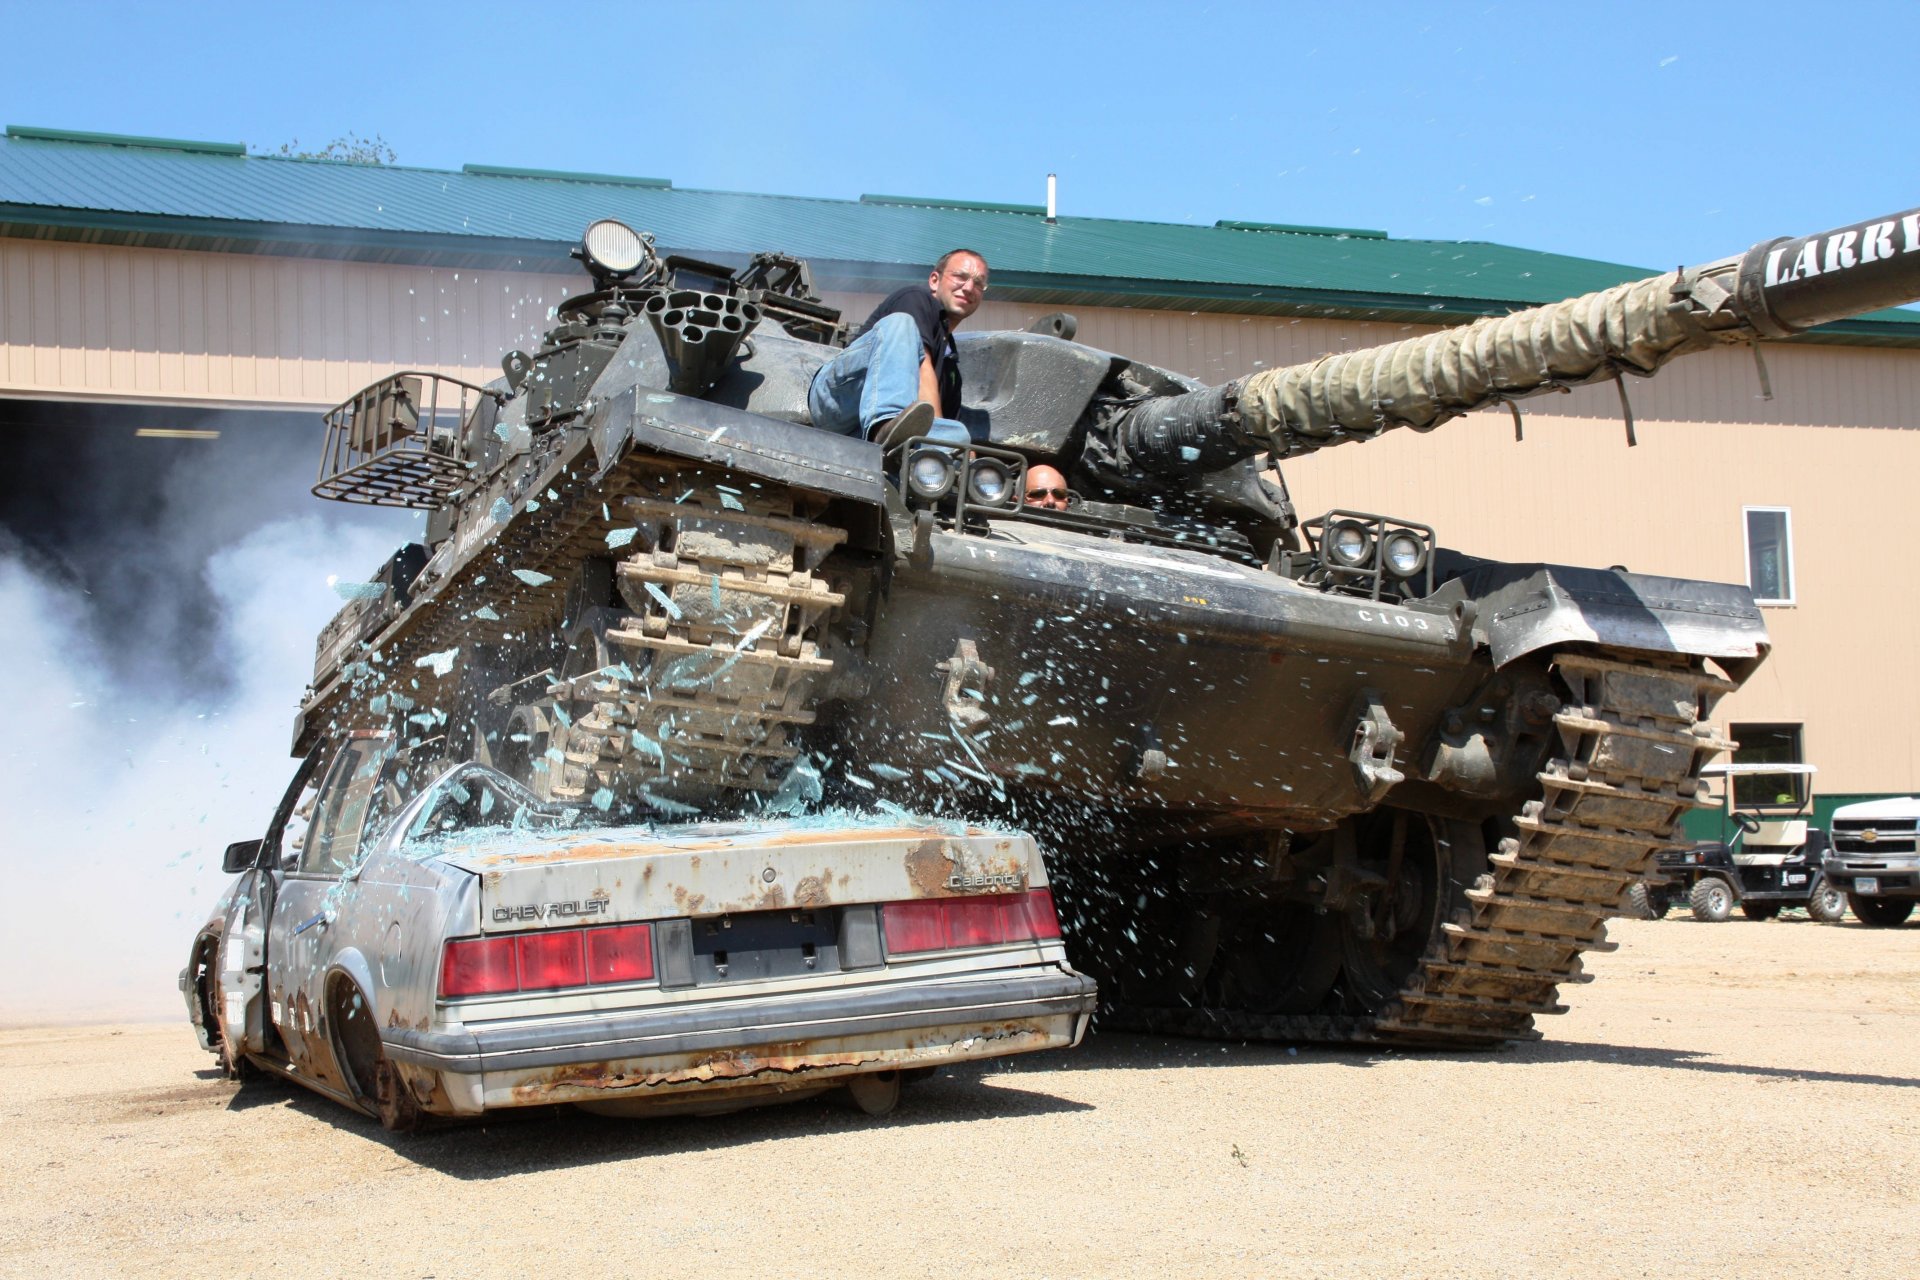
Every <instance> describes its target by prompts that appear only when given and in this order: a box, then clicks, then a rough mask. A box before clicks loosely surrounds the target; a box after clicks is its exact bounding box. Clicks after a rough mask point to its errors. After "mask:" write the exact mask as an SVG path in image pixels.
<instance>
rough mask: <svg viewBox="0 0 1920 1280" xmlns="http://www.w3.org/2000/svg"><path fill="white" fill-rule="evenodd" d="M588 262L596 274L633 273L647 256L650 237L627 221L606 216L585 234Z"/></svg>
mask: <svg viewBox="0 0 1920 1280" xmlns="http://www.w3.org/2000/svg"><path fill="white" fill-rule="evenodd" d="M580 247H581V249H582V250H583V251H584V253H585V256H586V261H587V266H588V268H590V269H591V270H592V271H594V272H595V273H596V274H605V275H609V276H629V275H632V274H633V273H634V272H636V271H638V270H639V269H640V265H641V264H642V263H644V262H645V261H646V260H647V240H646V237H645V236H643V235H641V234H640V233H639V232H638V231H635V230H634V229H633V228H632V227H630V226H628V225H627V224H626V223H624V222H616V221H614V220H613V219H612V218H602V219H600V221H598V222H596V223H593V224H592V225H590V226H589V227H588V228H587V234H586V235H585V236H583V237H581V240H580Z"/></svg>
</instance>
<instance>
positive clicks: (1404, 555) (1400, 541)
mask: <svg viewBox="0 0 1920 1280" xmlns="http://www.w3.org/2000/svg"><path fill="white" fill-rule="evenodd" d="M1381 551H1382V554H1383V555H1384V556H1385V558H1386V562H1387V572H1389V573H1391V574H1393V575H1394V576H1395V577H1398V578H1411V577H1412V576H1413V575H1414V574H1416V573H1418V572H1420V570H1421V569H1423V568H1424V567H1426V563H1427V544H1426V542H1425V541H1424V540H1423V539H1422V538H1421V537H1420V536H1419V535H1418V534H1413V533H1408V532H1407V531H1406V530H1404V529H1400V530H1397V531H1395V532H1393V533H1390V534H1388V535H1387V536H1386V539H1385V540H1384V541H1383V542H1382V543H1381Z"/></svg>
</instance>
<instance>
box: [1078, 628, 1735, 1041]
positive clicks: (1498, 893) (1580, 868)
mask: <svg viewBox="0 0 1920 1280" xmlns="http://www.w3.org/2000/svg"><path fill="white" fill-rule="evenodd" d="M1552 661H1553V665H1554V667H1555V668H1557V669H1558V671H1559V673H1560V676H1561V678H1562V680H1563V681H1564V682H1565V683H1566V685H1567V687H1568V689H1569V690H1570V691H1571V695H1572V696H1571V698H1570V700H1569V701H1568V702H1567V703H1566V704H1564V705H1563V706H1562V707H1561V708H1560V709H1559V711H1558V712H1556V713H1555V715H1554V721H1555V724H1556V727H1557V728H1558V730H1559V734H1560V740H1561V748H1562V753H1561V754H1560V755H1559V756H1556V757H1555V758H1554V759H1552V760H1550V761H1548V763H1547V765H1546V767H1545V768H1544V769H1543V770H1542V771H1541V772H1540V773H1539V774H1538V775H1537V776H1538V778H1539V781H1540V784H1541V787H1542V792H1543V794H1542V796H1541V797H1540V798H1539V799H1536V800H1529V801H1528V802H1527V803H1526V804H1525V805H1524V806H1523V807H1522V808H1521V810H1520V812H1519V813H1518V814H1517V815H1516V816H1515V817H1514V819H1513V825H1514V827H1515V828H1516V829H1517V830H1518V831H1519V835H1518V837H1517V838H1509V839H1506V840H1503V841H1501V843H1500V848H1499V850H1498V851H1497V852H1496V853H1494V854H1493V855H1492V856H1491V857H1490V858H1489V859H1488V861H1489V864H1490V867H1489V872H1488V874H1486V875H1483V876H1481V877H1480V881H1479V883H1478V884H1476V885H1475V887H1474V888H1472V889H1470V890H1468V891H1467V893H1466V899H1467V904H1466V906H1465V907H1463V908H1461V909H1459V910H1458V911H1457V912H1455V913H1454V918H1453V919H1451V920H1449V921H1447V922H1445V923H1443V924H1442V925H1441V927H1440V929H1439V930H1438V931H1437V932H1436V933H1435V935H1434V937H1433V940H1432V941H1431V943H1430V944H1429V946H1428V948H1427V951H1426V954H1425V955H1424V956H1423V957H1422V958H1421V960H1420V963H1419V964H1418V966H1417V967H1416V968H1415V970H1414V972H1413V973H1412V974H1411V975H1410V976H1409V977H1408V979H1407V981H1406V982H1405V983H1404V984H1403V985H1402V987H1401V989H1400V991H1399V993H1398V995H1397V996H1396V997H1395V998H1394V999H1393V1000H1390V1001H1388V1002H1387V1003H1386V1004H1385V1005H1384V1006H1383V1007H1382V1008H1380V1009H1378V1010H1377V1011H1375V1012H1374V1013H1372V1014H1371V1015H1358V1016H1356V1015H1340V1014H1332V1015H1330V1014H1286V1015H1263V1014H1255V1013H1249V1012H1247V1011H1245V1010H1237V1009H1215V1008H1164V1007H1140V1006H1128V1007H1120V1008H1115V1009H1112V1010H1108V1011H1103V1014H1102V1017H1101V1025H1102V1026H1105V1027H1107V1028H1109V1029H1114V1030H1134V1031H1149V1032H1157V1033H1162V1034H1171V1035H1183V1036H1195V1037H1200V1038H1206V1039H1233V1040H1269V1041H1301V1042H1319V1043H1339V1044H1391V1045H1406V1046H1409V1047H1438V1048H1474V1047H1486V1046H1490V1045H1495V1044H1499V1043H1501V1042H1504V1041H1508V1040H1533V1039H1538V1038H1539V1036H1540V1033H1539V1031H1538V1030H1536V1029H1535V1027H1534V1025H1533V1023H1534V1018H1535V1017H1536V1016H1538V1015H1541V1014H1549V1013H1564V1012H1565V1011H1566V1006H1564V1005H1562V1004H1560V1003H1558V1001H1557V996H1558V990H1559V986H1560V984H1561V983H1563V982H1575V983H1577V982H1587V981H1590V980H1591V975H1589V974H1586V973H1584V972H1583V971H1582V968H1581V956H1582V955H1583V954H1584V953H1586V952H1589V951H1596V952H1605V951H1611V950H1613V949H1614V946H1615V945H1616V944H1614V943H1611V942H1608V941H1607V938H1606V920H1607V917H1609V916H1612V915H1617V914H1619V911H1620V909H1621V905H1622V903H1623V902H1624V900H1625V896H1626V892H1627V889H1628V887H1629V886H1631V885H1632V884H1633V883H1634V882H1635V881H1636V880H1638V879H1639V877H1640V876H1641V875H1643V874H1644V873H1645V872H1646V870H1647V869H1648V867H1649V866H1651V865H1652V862H1653V858H1654V855H1655V853H1656V852H1657V851H1658V850H1660V849H1662V848H1665V847H1669V846H1673V845H1677V844H1679V843H1681V842H1680V841H1678V840H1676V839H1674V838H1673V830H1674V826H1675V824H1676V823H1678V822H1679V820H1680V818H1681V817H1682V816H1683V815H1684V814H1685V813H1686V811H1687V810H1688V809H1691V808H1694V807H1695V806H1696V805H1698V804H1699V794H1700V790H1701V784H1700V781H1699V778H1700V770H1701V768H1702V767H1703V766H1704V765H1705V764H1707V762H1708V761H1710V760H1712V759H1713V757H1714V756H1716V755H1718V754H1719V753H1720V752H1722V751H1725V750H1728V749H1730V748H1731V747H1732V746H1733V744H1732V743H1730V742H1726V741H1724V740H1721V739H1719V738H1717V737H1716V736H1715V735H1714V732H1713V729H1712V727H1711V726H1710V725H1708V724H1707V723H1705V719H1706V717H1707V715H1708V714H1709V713H1710V712H1711V710H1712V707H1713V704H1714V703H1715V702H1716V701H1717V700H1718V699H1719V698H1720V697H1721V696H1723V695H1724V694H1726V693H1729V692H1731V691H1732V690H1733V689H1734V688H1736V687H1737V686H1736V684H1735V683H1734V682H1733V681H1730V680H1726V679H1722V678H1721V677H1719V676H1715V675H1712V674H1709V673H1707V672H1705V671H1703V670H1700V669H1698V666H1697V664H1692V665H1678V664H1669V663H1667V662H1664V661H1661V660H1659V659H1656V658H1655V657H1654V656H1652V655H1643V654H1614V655H1607V656H1596V655H1592V654H1587V653H1572V652H1569V653H1561V654H1558V655H1556V656H1555V657H1554V658H1553V660H1552Z"/></svg>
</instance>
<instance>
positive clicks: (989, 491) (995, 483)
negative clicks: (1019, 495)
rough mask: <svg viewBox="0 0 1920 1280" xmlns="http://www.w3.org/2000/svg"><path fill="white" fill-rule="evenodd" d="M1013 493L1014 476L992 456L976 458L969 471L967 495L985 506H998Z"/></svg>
mask: <svg viewBox="0 0 1920 1280" xmlns="http://www.w3.org/2000/svg"><path fill="white" fill-rule="evenodd" d="M1012 493H1013V477H1012V476H1011V475H1009V474H1008V473H1007V468H1006V466H1005V465H1004V464H1002V463H1000V462H997V461H995V460H994V459H992V458H978V459H975V461H974V464H973V468H972V469H971V470H970V471H968V472H967V496H968V497H969V498H971V499H973V500H974V501H975V502H977V503H979V504H980V505H981V506H983V507H998V506H1002V505H1004V504H1005V503H1006V501H1007V499H1008V497H1010V496H1011V495H1012Z"/></svg>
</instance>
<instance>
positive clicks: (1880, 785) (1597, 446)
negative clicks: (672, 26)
mask: <svg viewBox="0 0 1920 1280" xmlns="http://www.w3.org/2000/svg"><path fill="white" fill-rule="evenodd" d="M580 283H581V282H580V280H579V278H578V277H577V276H571V275H543V274H537V273H516V272H495V271H488V272H475V271H470V270H459V271H456V270H451V269H434V268H425V267H409V266H386V265H377V264H360V263H341V262H327V261H313V260H305V259H285V258H271V257H262V256H243V255H227V254H214V253H185V252H171V251H163V250H151V249H121V248H108V247H102V246H89V245H62V244H53V243H48V242H38V241H20V240H11V241H9V240H0V395H5V396H22V397H37V398H105V399H120V400H132V401H153V402H161V403H203V404H272V405H286V404H293V405H329V404H333V403H336V402H338V401H339V400H341V399H344V398H345V397H346V396H347V395H349V394H351V393H352V392H353V391H355V390H357V389H358V388H360V387H361V386H364V385H365V384H367V383H368V382H371V381H373V380H374V379H376V378H379V377H381V376H383V375H385V374H387V373H389V372H392V371H393V370H394V369H396V368H403V367H406V368H425V369H434V370H441V371H445V372H448V373H452V374H454V375H455V376H459V377H463V378H467V379H470V380H476V381H484V380H487V379H490V378H492V377H493V376H495V374H496V373H497V372H498V368H499V366H498V363H497V362H498V360H499V357H500V355H501V353H502V352H504V351H505V350H507V349H509V348H511V347H515V346H525V345H527V344H529V343H531V342H532V341H534V340H535V339H536V338H537V336H538V334H539V332H540V330H541V329H542V327H543V326H544V324H545V322H546V319H547V316H548V312H549V308H551V307H552V306H553V305H554V304H555V303H557V302H558V301H559V300H560V299H562V298H564V297H566V296H567V295H568V294H570V293H573V292H575V291H577V290H578V288H579V286H580ZM830 301H833V302H834V303H835V304H836V305H839V306H840V307H842V308H843V310H844V311H845V312H846V314H847V315H848V317H849V318H850V319H852V320H853V321H855V322H856V323H857V322H859V321H860V320H862V319H864V318H865V316H866V314H867V312H868V311H870V310H871V309H872V307H873V306H874V304H875V303H877V302H878V301H879V298H878V296H877V295H846V294H843V295H838V296H836V297H834V298H831V299H830ZM1051 310H1054V308H1051V307H1045V306H1033V305H1026V304H1016V303H1007V302H999V301H992V302H988V303H987V304H985V305H984V306H983V307H982V309H981V311H980V313H979V314H978V315H977V316H975V317H974V318H973V319H972V320H971V321H969V323H968V325H967V328H969V329H974V330H979V329H988V328H1023V327H1025V326H1026V325H1027V324H1029V323H1030V322H1031V321H1033V320H1034V319H1037V318H1038V317H1039V316H1041V315H1043V314H1045V313H1047V312H1048V311H1051ZM1074 310H1075V312H1076V314H1077V315H1078V316H1079V320H1080V333H1079V336H1080V339H1081V341H1083V342H1086V343H1088V344H1090V345H1092V346H1096V347H1101V348H1104V349H1106V350H1109V351H1116V352H1124V353H1126V354H1128V355H1131V356H1133V357H1135V358H1138V359H1141V360H1145V361H1148V362H1150V363H1154V364H1158V365H1163V366H1165V367H1168V368H1172V369H1177V370H1179V371H1181V372H1184V373H1188V374H1191V375H1193V376H1196V377H1199V378H1202V379H1204V380H1206V381H1210V382H1212V381H1220V380H1223V379H1226V378H1230V377H1234V376H1237V375H1239V374H1242V373H1246V372H1250V371H1252V370H1254V369H1258V368H1265V367H1271V366H1274V365H1279V364H1288V363H1295V362H1298V361H1303V360H1310V359H1313V358H1314V357H1316V356H1318V355H1320V354H1323V353H1325V352H1327V351H1333V350H1342V349H1350V348H1354V347H1362V346H1371V345H1374V344H1376V343H1381V342H1388V341H1392V340H1394V339H1397V338H1401V337H1409V336H1413V335H1415V334H1418V333H1422V332H1427V330H1426V329H1424V328H1422V327H1419V326H1410V325H1403V324H1398V323H1361V322H1353V321H1330V320H1314V319H1304V318H1299V319H1296V318H1284V317H1282V318H1274V317H1256V316H1232V315H1222V314H1215V313H1172V312H1151V311H1138V310H1127V309H1121V308H1106V307H1085V308H1075V309H1074ZM1768 365H1769V368H1770V369H1771V371H1772V374H1773V382H1774V387H1775V391H1776V393H1777V398H1776V399H1775V400H1773V401H1771V402H1768V401H1763V400H1760V399H1759V398H1758V395H1757V391H1758V384H1757V379H1756V376H1755V373H1754V370H1753V363H1752V359H1751V357H1750V356H1749V355H1747V354H1746V353H1744V352H1740V351H1726V352H1716V353H1712V354H1709V355H1705V356H1700V357H1696V358H1694V359H1692V360H1688V361H1683V362H1681V363H1680V364H1678V365H1676V366H1675V367H1674V368H1672V369H1670V370H1668V371H1667V372H1665V373H1663V374H1661V375H1660V377H1659V378H1657V379H1655V380H1653V381H1652V382H1640V381H1635V382H1632V383H1630V384H1629V392H1630V394H1631V396H1632V399H1633V405H1634V409H1635V413H1636V416H1637V417H1638V418H1639V421H1640V433H1639V434H1640V441H1641V444H1640V447H1639V448H1638V449H1633V450H1629V449H1627V448H1626V447H1625V444H1624V440H1623V434H1622V431H1621V428H1620V425H1619V403H1618V399H1617V397H1616V395H1615V392H1614V390H1613V389H1612V387H1610V386H1605V387H1597V388H1586V389H1582V390H1578V391H1575V392H1572V393H1571V394H1569V395H1567V396H1547V397H1540V398H1536V399H1533V400H1530V401H1527V402H1526V404H1525V406H1524V407H1525V409H1526V410H1527V419H1526V440H1525V441H1524V443H1518V444H1516V443H1515V442H1514V440H1513V432H1512V425H1511V421H1510V419H1509V418H1508V417H1507V416H1506V415H1505V414H1476V415H1473V416H1471V417H1469V418H1466V419H1463V420H1460V421H1457V422H1454V423H1451V424H1448V425H1446V426H1444V427H1442V428H1441V429H1440V430H1439V431H1438V432H1436V433H1434V434H1433V435H1432V436H1430V437H1423V436H1418V435H1414V434H1412V433H1410V432H1397V433H1394V434H1393V435H1390V436H1388V437H1386V438H1384V439H1382V440H1380V441H1378V442H1376V443H1374V444H1372V445H1369V446H1365V447H1355V446H1351V445H1349V446H1342V447H1339V448H1335V449H1330V450H1327V451H1325V452H1324V453H1321V454H1317V455H1315V456H1313V457H1311V458H1306V459H1302V460H1299V461H1297V462H1295V463H1293V464H1291V465H1290V466H1289V467H1288V480H1289V482H1290V483H1291V485H1292V486H1293V489H1294V494H1295V498H1296V500H1297V501H1298V503H1299V505H1300V507H1301V509H1302V511H1303V512H1306V513H1313V512H1316V511H1319V510H1324V509H1326V508H1328V507H1331V506H1335V505H1339V506H1346V507H1353V508H1360V509H1365V510H1377V511H1385V512H1389V513H1392V514H1396V515H1401V516H1405V517H1408V518H1413V519H1419V520H1423V521H1427V522H1429V523H1432V524H1434V525H1435V526H1436V527H1437V528H1438V529H1439V531H1440V535H1441V537H1442V539H1443V540H1444V541H1446V542H1448V543H1449V544H1451V545H1455V546H1459V547H1461V548H1462V549H1464V550H1469V551H1473V552H1476V553H1479V554H1483V555H1489V556H1494V557H1499V558H1507V559H1527V560H1534V559H1549V560H1561V561H1566V562H1570V563H1575V564H1596V563H1597V564H1613V563H1622V564H1626V565H1629V566H1631V567H1632V568H1634V569H1637V570H1642V571H1646V572H1655V573H1667V574H1673V575H1677V576H1688V577H1701V578H1711V579H1719V580H1726V581H1738V580H1740V578H1741V577H1742V575H1743V573H1744V572H1745V563H1744V556H1743V546H1742V540H1743V537H1744V531H1743V525H1742V519H1741V508H1742V506H1743V505H1769V504H1771V505H1781V506H1788V507H1790V508H1791V509H1792V511H1793V536H1794V544H1795V545H1794V559H1795V567H1796V571H1797V578H1798V582H1797V588H1796V589H1797V595H1798V603H1797V605H1796V606H1795V607H1792V608H1774V609H1768V610H1767V615H1768V623H1769V625H1770V627H1771V628H1772V631H1773V636H1774V641H1775V645H1776V649H1775V653H1774V656H1773V658H1772V660H1771V661H1769V662H1768V663H1767V664H1766V665H1765V666H1764V667H1762V668H1761V670H1760V673H1759V674H1758V675H1757V676H1756V677H1755V679H1754V680H1753V682H1752V683H1751V684H1750V685H1749V687H1748V688H1747V689H1746V690H1744V691H1742V692H1741V693H1740V694H1739V695H1738V697H1737V698H1735V699H1733V700H1731V701H1729V702H1728V703H1727V704H1725V707H1724V711H1723V715H1722V716H1721V719H1722V720H1723V721H1733V720H1748V721H1770V720H1785V721H1797V722H1803V723H1805V724H1806V726H1807V730H1806V745H1807V752H1808V756H1809V758H1810V759H1812V760H1813V761H1814V762H1815V763H1816V764H1818V765H1819V766H1820V768H1821V776H1820V789H1821V790H1822V791H1826V792H1836V791H1902V790H1910V789H1914V788H1915V787H1916V785H1920V670H1917V669H1916V667H1915V664H1914V662H1913V657H1912V655H1913V653H1914V642H1913V637H1914V636H1915V635H1920V593H1917V592H1915V591H1914V590H1913V589H1912V588H1911V586H1910V585H1909V584H1908V583H1907V582H1906V581H1905V579H1904V577H1903V576H1901V575H1899V574H1897V573H1895V572H1893V571H1891V570H1889V569H1886V568H1884V567H1883V566H1885V565H1888V564H1889V563H1891V562H1894V561H1895V560H1896V559H1897V558H1898V557H1899V556H1900V554H1901V553H1902V551H1903V549H1904V548H1905V546H1906V545H1907V540H1908V538H1909V536H1910V534H1909V530H1910V527H1911V523H1912V522H1911V520H1910V519H1909V518H1908V512H1909V510H1910V508H1911V507H1912V506H1913V505H1914V501H1913V498H1912V490H1913V484H1914V477H1916V476H1920V432H1916V431H1912V430H1906V429H1904V428H1910V427H1912V426H1914V425H1915V421H1914V406H1916V405H1920V352H1909V351H1884V350H1875V349H1867V348H1842V347H1810V346H1800V347H1772V348H1769V352H1768Z"/></svg>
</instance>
